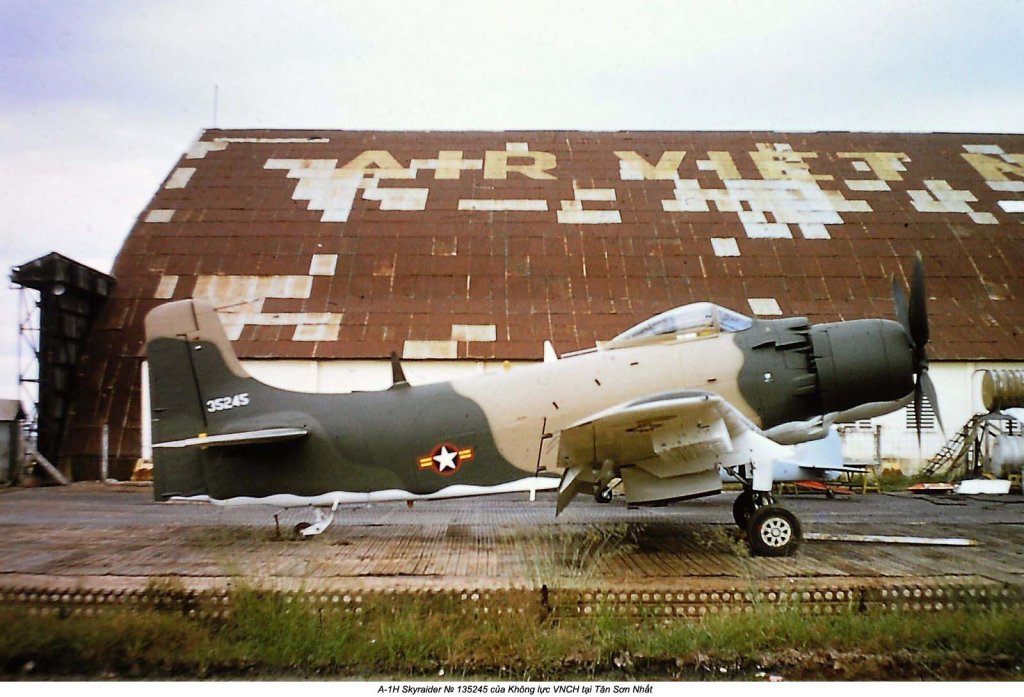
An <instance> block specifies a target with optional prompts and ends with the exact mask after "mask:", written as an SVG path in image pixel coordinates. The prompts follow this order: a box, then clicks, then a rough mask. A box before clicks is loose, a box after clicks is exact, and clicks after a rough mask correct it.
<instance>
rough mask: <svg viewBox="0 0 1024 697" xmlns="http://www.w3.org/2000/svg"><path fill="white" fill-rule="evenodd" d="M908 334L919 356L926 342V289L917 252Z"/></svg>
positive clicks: (911, 290)
mask: <svg viewBox="0 0 1024 697" xmlns="http://www.w3.org/2000/svg"><path fill="white" fill-rule="evenodd" d="M907 319H908V321H909V325H910V336H911V337H912V338H913V339H914V345H915V346H916V347H917V349H918V351H920V352H921V356H923V355H924V345H925V344H927V343H928V291H927V289H926V288H925V283H924V261H923V260H922V259H921V253H920V252H918V253H917V255H916V257H915V258H914V278H913V285H912V286H911V288H910V312H909V315H908V318H907Z"/></svg>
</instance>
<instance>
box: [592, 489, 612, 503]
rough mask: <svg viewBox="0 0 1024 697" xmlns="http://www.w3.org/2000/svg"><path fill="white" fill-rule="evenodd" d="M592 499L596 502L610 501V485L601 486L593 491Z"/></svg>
mask: <svg viewBox="0 0 1024 697" xmlns="http://www.w3.org/2000/svg"><path fill="white" fill-rule="evenodd" d="M594 500H595V501H597V502H598V503H611V502H612V490H611V488H610V487H601V488H600V489H598V490H597V491H595V492H594Z"/></svg>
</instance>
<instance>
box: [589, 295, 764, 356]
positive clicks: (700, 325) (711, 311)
mask: <svg viewBox="0 0 1024 697" xmlns="http://www.w3.org/2000/svg"><path fill="white" fill-rule="evenodd" d="M753 323H754V321H753V320H752V319H750V318H749V317H747V316H745V315H741V314H740V313H738V312H733V311H732V310H729V309H727V308H724V307H721V306H719V305H715V304H714V303H708V302H703V303H691V304H690V305H683V306H682V307H677V308H675V309H673V310H668V311H666V312H662V313H661V314H660V315H655V316H654V317H651V318H650V319H647V320H644V321H643V322H641V323H640V324H638V325H636V326H635V327H632V328H631V329H627V330H626V331H624V332H622V333H621V334H619V335H618V336H617V337H615V338H614V339H612V340H611V341H608V342H605V343H604V344H602V345H601V348H604V349H609V348H618V347H620V346H633V345H636V344H643V343H648V342H650V341H656V340H659V339H661V340H664V339H665V338H668V337H670V336H672V337H676V338H678V339H691V338H697V337H705V336H713V335H715V334H720V333H722V332H741V331H743V330H744V329H748V328H749V327H750V326H751V325H752V324H753Z"/></svg>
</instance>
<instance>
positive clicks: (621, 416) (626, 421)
mask: <svg viewBox="0 0 1024 697" xmlns="http://www.w3.org/2000/svg"><path fill="white" fill-rule="evenodd" d="M785 452H786V451H785V449H784V448H783V447H782V446H779V445H778V444H776V443H774V442H773V441H771V440H769V439H768V438H766V437H765V436H763V435H762V434H761V431H760V429H758V428H757V426H755V425H754V424H753V423H752V422H751V421H750V420H749V419H747V418H746V417H745V416H743V415H742V414H741V413H740V412H739V411H737V410H736V409H735V408H734V407H733V406H732V405H730V404H729V403H728V402H727V401H725V400H724V399H723V398H722V397H720V396H719V395H716V394H714V393H710V392H674V393H666V394H661V395H653V396H651V397H646V398H643V399H639V400H634V401H631V402H627V403H625V404H621V405H618V406H616V407H612V408H611V409H608V410H606V411H603V412H600V413H597V414H594V415H593V416H590V417H588V418H586V419H583V420H581V421H579V422H577V423H575V424H573V425H572V426H570V427H569V428H567V429H564V430H563V431H562V432H561V433H560V434H559V449H558V465H559V467H562V468H564V473H563V475H562V482H561V485H560V487H559V495H558V507H557V512H561V511H562V509H564V508H565V506H567V505H568V504H569V502H570V501H571V500H572V499H573V498H574V497H575V496H576V494H577V493H579V492H580V491H584V490H588V489H590V490H592V489H593V486H594V485H595V484H596V483H598V482H602V481H603V482H604V483H607V481H608V480H609V479H611V478H612V473H611V471H610V470H613V471H614V472H615V476H621V477H622V482H623V486H624V488H625V491H626V498H627V500H628V501H629V502H630V503H657V502H667V501H673V500H681V499H686V498H696V497H699V496H708V495H711V494H715V493H718V492H719V491H721V477H720V474H719V468H721V467H732V466H737V465H741V464H756V463H757V462H764V463H767V462H771V461H772V460H774V459H775V458H776V457H779V456H781V455H782V454H784V453H785ZM768 472H769V474H770V469H768Z"/></svg>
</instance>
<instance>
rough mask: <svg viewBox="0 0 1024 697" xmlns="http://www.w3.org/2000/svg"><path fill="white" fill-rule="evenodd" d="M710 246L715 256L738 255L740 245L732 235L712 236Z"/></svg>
mask: <svg viewBox="0 0 1024 697" xmlns="http://www.w3.org/2000/svg"><path fill="white" fill-rule="evenodd" d="M711 248H712V249H713V250H714V251H715V256H716V257H738V256H739V255H740V246H739V244H737V242H736V238H734V237H712V238H711Z"/></svg>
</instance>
